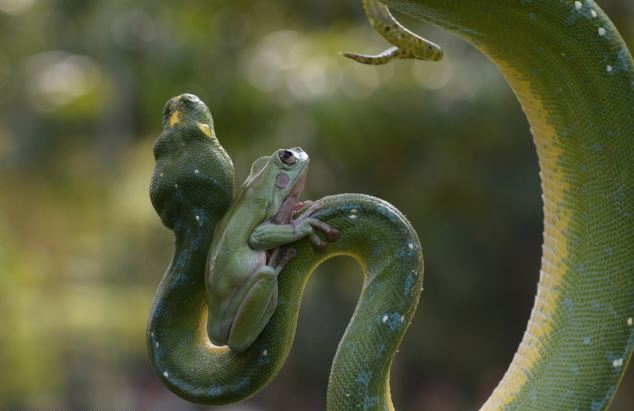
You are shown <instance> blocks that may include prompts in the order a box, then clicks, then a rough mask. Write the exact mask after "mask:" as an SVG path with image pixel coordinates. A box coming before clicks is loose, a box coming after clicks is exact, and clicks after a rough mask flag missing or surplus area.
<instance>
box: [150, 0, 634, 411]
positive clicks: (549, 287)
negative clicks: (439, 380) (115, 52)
mask: <svg viewBox="0 0 634 411" xmlns="http://www.w3.org/2000/svg"><path fill="white" fill-rule="evenodd" d="M384 3H385V5H383V4H382V3H378V1H376V0H365V1H364V4H365V8H366V12H368V14H369V17H370V20H371V22H372V23H373V25H374V26H375V28H376V29H377V30H379V32H380V33H381V34H382V35H383V36H384V37H385V38H386V39H387V40H388V41H390V42H391V43H392V44H393V45H394V47H392V48H391V49H388V50H386V52H384V53H381V54H379V55H376V56H365V55H360V54H356V53H347V54H346V55H347V56H349V57H351V58H354V59H355V60H358V61H361V62H364V63H371V64H382V63H386V62H388V61H390V60H392V59H395V58H410V57H413V58H422V59H427V60H437V59H439V58H440V57H442V52H441V51H440V49H439V48H438V46H436V45H434V44H433V43H430V42H427V41H426V40H424V39H420V38H419V37H415V36H414V35H413V34H412V33H411V32H408V31H406V30H405V29H404V28H402V27H401V26H400V25H399V24H398V23H397V22H396V21H395V20H394V19H393V18H392V16H391V15H390V14H389V11H388V8H387V7H389V8H392V9H395V10H398V11H400V12H403V13H406V14H409V15H411V16H413V17H415V18H418V19H421V20H424V21H427V22H430V23H432V24H435V25H437V26H439V27H441V28H444V29H446V30H448V31H451V32H453V33H455V34H457V35H458V36H460V37H462V38H464V39H465V40H466V41H468V42H469V43H471V44H473V45H474V46H475V47H477V48H478V49H479V50H481V51H482V52H483V53H484V54H485V55H487V56H488V57H489V58H490V59H491V60H492V61H493V62H494V63H495V64H496V65H497V67H499V69H500V70H501V72H502V73H503V75H504V76H505V78H506V80H507V81H508V83H509V84H510V85H511V87H512V89H513V90H514V92H515V94H516V96H517V98H518V100H519V102H520V103H521V105H522V107H523V108H524V111H525V113H526V116H527V117H528V120H529V123H530V125H531V130H532V133H533V136H534V141H535V146H536V147H537V152H538V157H539V165H540V174H541V181H542V188H543V202H544V244H543V257H542V267H541V274H540V280H539V284H538V291H537V296H536V299H535V305H534V308H533V311H532V314H531V316H530V319H529V322H528V327H527V330H526V333H525V334H524V338H523V340H522V342H521V343H520V346H519V348H518V350H517V353H516V354H515V357H514V359H513V361H512V363H511V365H510V367H509V369H508V371H507V372H506V374H505V376H504V378H503V379H502V381H501V382H500V384H499V385H498V387H497V388H496V389H495V391H494V392H493V394H492V395H491V397H490V398H489V399H488V401H487V402H486V403H485V404H484V406H483V408H482V409H483V410H487V411H488V410H529V411H534V410H536V411H539V410H544V411H557V410H561V411H577V410H578V411H586V410H588V411H600V410H605V409H607V408H608V406H609V404H610V401H611V400H612V398H613V396H614V394H615V392H616V390H617V388H618V385H619V382H620V380H621V378H622V376H623V373H624V372H625V369H626V367H627V365H628V363H629V361H630V358H631V354H632V350H633V348H634V324H633V322H634V320H633V318H634V64H633V61H632V57H631V55H630V53H629V51H628V49H627V46H626V45H625V43H624V42H623V40H622V38H621V37H620V35H619V33H618V31H617V29H616V28H615V27H614V26H613V25H612V23H611V21H610V20H609V18H608V17H607V16H606V15H605V14H604V13H603V12H602V11H601V9H600V8H599V7H598V6H597V5H596V4H595V3H594V2H592V1H591V0H578V1H574V0H549V1H546V0H498V1H485V0H459V1H458V0H385V1H384ZM385 6H387V7H385ZM394 33H396V34H394ZM174 113H177V114H174ZM155 157H156V161H157V163H156V168H155V171H154V175H153V178H152V185H151V190H150V194H151V198H152V202H153V205H154V207H155V208H156V210H157V212H158V213H159V215H160V216H161V219H162V221H163V223H164V224H165V225H167V226H168V227H169V228H170V229H172V230H174V233H175V236H176V243H175V254H174V258H173V260H172V263H171V264H170V266H169V267H168V269H167V272H166V273H165V275H164V277H163V279H162V281H161V284H160V286H159V288H158V291H157V294H156V297H155V301H154V305H153V307H152V311H151V313H150V320H149V323H148V331H147V340H148V347H149V352H150V358H151V361H152V364H153V366H154V368H155V370H156V371H157V374H158V375H159V377H160V378H161V380H162V381H163V383H165V384H166V385H167V386H168V387H169V388H170V389H171V390H172V391H174V392H175V393H176V394H178V395H180V396H181V397H183V398H186V399H188V400H190V401H194V402H198V403H204V404H224V403H229V402H233V401H239V400H241V399H244V398H247V397H249V396H251V395H253V394H254V393H255V392H257V391H258V390H260V389H262V388H263V387H264V386H265V385H266V384H267V383H268V382H270V381H271V380H272V378H273V377H274V376H275V375H276V373H277V372H278V371H279V369H280V368H281V366H282V364H283V362H284V360H285V358H286V356H287V354H288V352H289V350H290V347H291V344H292V341H293V336H294V332H295V326H296V322H297V314H298V309H299V303H300V300H301V296H302V292H303V289H304V286H305V285H306V282H307V280H308V278H309V276H310V274H311V273H312V271H313V270H314V268H315V267H316V266H317V265H319V264H320V263H321V262H322V261H323V260H325V259H327V258H330V257H332V256H334V255H340V254H346V255H351V256H353V257H354V258H356V259H357V261H358V262H359V264H360V266H361V267H362V269H363V271H364V273H365V281H364V285H363V289H362V293H361V296H360V299H359V302H358V305H357V307H356V310H355V312H354V315H353V317H352V319H351V320H350V323H349V325H348V328H347V329H346V332H345V334H344V336H343V337H342V340H341V342H340V344H339V348H338V351H337V354H336V356H335V359H334V363H333V367H332V371H331V375H330V381H329V385H328V393H327V404H328V410H330V411H335V410H341V411H343V410H356V409H363V410H366V411H367V410H392V409H393V405H392V402H391V398H390V389H389V370H390V365H391V362H392V358H393V355H394V353H395V352H396V350H397V347H398V345H399V343H400V341H401V339H402V336H403V334H404V332H405V330H406V328H407V326H408V325H409V323H410V321H411V318H412V316H413V314H414V311H415V308H416V304H417V302H418V297H419V295H420V291H421V286H422V256H421V253H420V245H419V242H418V239H417V236H416V233H415V232H414V230H413V229H412V227H411V226H410V225H409V223H408V222H407V220H406V219H405V218H404V217H403V216H402V215H401V214H400V213H399V212H398V211H397V210H396V209H395V208H394V207H392V206H391V205H389V204H387V203H386V202H384V201H382V200H379V199H376V198H372V197H369V196H364V195H355V194H343V195H337V196H332V197H327V198H325V199H323V200H322V201H323V204H324V206H323V208H321V209H320V210H319V211H317V212H316V213H315V217H316V218H319V219H320V220H322V221H324V222H325V223H327V224H329V225H330V226H332V227H335V228H336V229H338V230H339V231H340V232H341V238H340V239H339V240H337V241H335V242H333V243H331V244H329V246H328V250H327V251H326V252H325V253H319V252H315V251H314V250H312V248H311V247H310V244H309V241H307V240H301V241H299V242H298V243H297V244H296V245H295V247H296V249H297V252H298V254H297V257H295V258H294V259H292V260H291V261H290V262H289V263H288V264H287V266H286V267H285V268H284V270H283V271H282V273H281V274H280V276H279V284H278V286H279V298H278V305H277V308H276V310H275V312H274V314H273V316H272V317H271V320H270V321H269V323H268V324H267V325H266V327H265V328H264V331H263V332H262V334H261V335H260V336H259V337H258V338H257V339H256V341H255V342H254V343H253V345H251V346H250V347H249V348H248V349H247V350H246V351H244V352H242V353H239V354H237V353H233V352H232V351H231V350H229V349H228V348H226V347H215V346H213V345H211V344H210V342H209V340H208V338H207V334H206V301H205V283H204V271H205V260H206V257H207V251H208V249H209V244H210V241H211V237H212V234H213V229H214V227H215V226H216V224H217V223H218V221H219V220H220V218H221V217H222V215H223V214H224V212H225V211H226V210H227V208H228V207H229V205H230V204H231V201H232V196H233V184H234V183H233V166H232V164H231V160H230V159H229V157H228V156H227V154H226V153H225V152H224V150H223V149H222V147H221V146H220V144H219V142H218V140H217V138H216V136H215V133H214V132H213V122H212V120H211V115H210V113H209V111H208V109H207V108H206V106H204V104H203V103H202V102H199V101H198V102H194V103H192V101H191V99H188V98H184V97H180V98H175V99H172V100H171V101H170V102H169V103H168V105H167V106H166V111H165V113H164V131H163V134H161V136H160V137H159V139H158V140H157V143H156V145H155Z"/></svg>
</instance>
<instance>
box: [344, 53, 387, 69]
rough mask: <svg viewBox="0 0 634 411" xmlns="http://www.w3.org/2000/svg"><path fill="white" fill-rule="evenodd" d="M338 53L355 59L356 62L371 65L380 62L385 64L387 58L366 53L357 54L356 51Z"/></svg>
mask: <svg viewBox="0 0 634 411" xmlns="http://www.w3.org/2000/svg"><path fill="white" fill-rule="evenodd" d="M339 54H340V55H342V56H344V57H347V58H349V59H352V60H354V61H356V62H357V63H361V64H367V65H371V66H376V65H380V64H385V63H387V62H388V60H385V59H383V58H381V56H369V55H367V54H358V53H349V52H346V51H344V52H340V53H339Z"/></svg>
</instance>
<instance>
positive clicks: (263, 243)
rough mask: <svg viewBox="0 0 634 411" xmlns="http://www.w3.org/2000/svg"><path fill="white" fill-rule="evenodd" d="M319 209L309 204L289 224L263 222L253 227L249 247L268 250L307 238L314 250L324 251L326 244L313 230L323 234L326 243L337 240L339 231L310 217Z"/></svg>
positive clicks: (317, 205) (316, 205) (314, 204)
mask: <svg viewBox="0 0 634 411" xmlns="http://www.w3.org/2000/svg"><path fill="white" fill-rule="evenodd" d="M319 207H320V205H319V204H318V203H313V204H311V205H310V207H308V209H307V210H306V211H305V212H304V213H303V214H302V215H301V216H300V217H299V218H298V219H297V220H292V221H291V222H290V223H289V224H276V223H273V222H271V221H265V222H264V223H262V224H260V225H258V226H257V227H255V229H254V230H253V232H252V233H251V236H250V237H249V246H250V247H251V248H253V249H256V250H270V249H273V248H278V247H280V246H282V245H285V244H289V243H292V242H294V241H297V240H300V239H302V238H304V237H308V238H309V240H310V241H311V242H312V243H313V245H314V246H315V248H316V249H318V250H322V249H324V248H325V246H326V243H325V242H324V241H322V240H321V239H320V238H319V236H318V235H317V233H316V231H315V229H319V230H321V231H323V232H324V234H325V236H326V241H335V240H336V239H338V238H339V236H340V233H339V230H337V229H335V228H333V227H331V226H329V225H328V224H326V223H324V222H323V221H321V220H318V219H316V218H314V217H311V214H312V213H314V212H315V211H316V210H317V209H319Z"/></svg>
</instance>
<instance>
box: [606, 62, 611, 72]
mask: <svg viewBox="0 0 634 411" xmlns="http://www.w3.org/2000/svg"><path fill="white" fill-rule="evenodd" d="M605 69H606V70H607V71H608V73H611V72H612V66H610V65H609V64H608V66H607V67H606V68H605Z"/></svg>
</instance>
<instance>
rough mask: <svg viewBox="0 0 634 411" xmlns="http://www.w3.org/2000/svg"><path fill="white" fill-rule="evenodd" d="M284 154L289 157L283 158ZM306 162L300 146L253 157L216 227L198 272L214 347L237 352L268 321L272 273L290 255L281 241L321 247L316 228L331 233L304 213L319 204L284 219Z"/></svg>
mask: <svg viewBox="0 0 634 411" xmlns="http://www.w3.org/2000/svg"><path fill="white" fill-rule="evenodd" d="M283 155H287V156H288V158H289V159H290V160H287V162H284V161H283V160H282V156H283ZM308 163H309V159H308V155H307V154H306V153H305V152H304V151H302V150H301V149H300V148H289V149H286V150H279V151H276V152H275V153H273V154H272V155H271V156H266V157H261V158H259V159H258V160H256V161H255V162H254V163H253V166H252V167H251V173H250V175H249V177H247V179H246V181H245V182H244V184H242V186H241V187H240V189H239V190H238V192H237V193H236V196H235V199H234V200H233V202H232V204H231V207H230V208H229V210H228V211H227V213H226V214H225V216H224V217H223V218H222V220H220V222H219V223H218V225H217V227H216V228H215V230H214V236H213V239H212V242H211V248H210V251H209V255H208V259H207V267H206V269H205V272H206V289H207V312H208V316H207V334H208V336H209V338H210V340H211V342H212V343H213V344H215V345H217V346H223V345H228V346H229V348H230V349H231V350H232V351H233V352H236V353H240V352H243V351H244V350H246V349H247V348H249V347H250V346H251V344H253V341H255V339H256V337H257V336H258V335H259V334H260V332H261V331H262V329H263V328H264V326H265V325H266V324H267V323H268V321H269V319H270V318H271V315H272V314H273V311H274V310H275V307H276V306H277V276H278V274H279V273H280V271H282V269H283V268H284V266H285V265H286V264H287V263H288V261H289V260H290V259H291V258H292V257H293V256H294V252H295V250H294V249H292V248H289V249H285V250H284V251H281V250H280V247H281V246H283V245H286V244H289V243H292V242H294V241H297V240H299V239H302V238H304V237H309V239H311V240H312V241H313V242H314V244H315V246H316V247H323V246H324V245H323V243H322V241H321V240H320V239H319V237H318V236H317V235H316V233H315V228H318V229H323V230H324V232H325V233H326V235H327V237H328V236H329V235H332V234H335V231H334V230H332V229H331V228H330V227H329V226H327V225H325V224H323V223H321V222H320V221H319V220H316V219H314V218H312V217H310V215H311V214H312V213H313V212H314V211H315V210H317V209H318V206H319V204H314V205H313V206H312V207H310V208H308V209H307V210H306V212H305V213H303V214H302V215H301V216H299V218H297V219H296V220H291V214H292V212H293V210H294V208H295V206H296V205H297V199H298V197H299V195H300V194H301V192H302V190H303V188H304V183H305V181H306V172H307V171H308ZM334 239H335V238H334V237H333V238H330V240H334ZM267 250H268V251H269V253H267Z"/></svg>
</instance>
